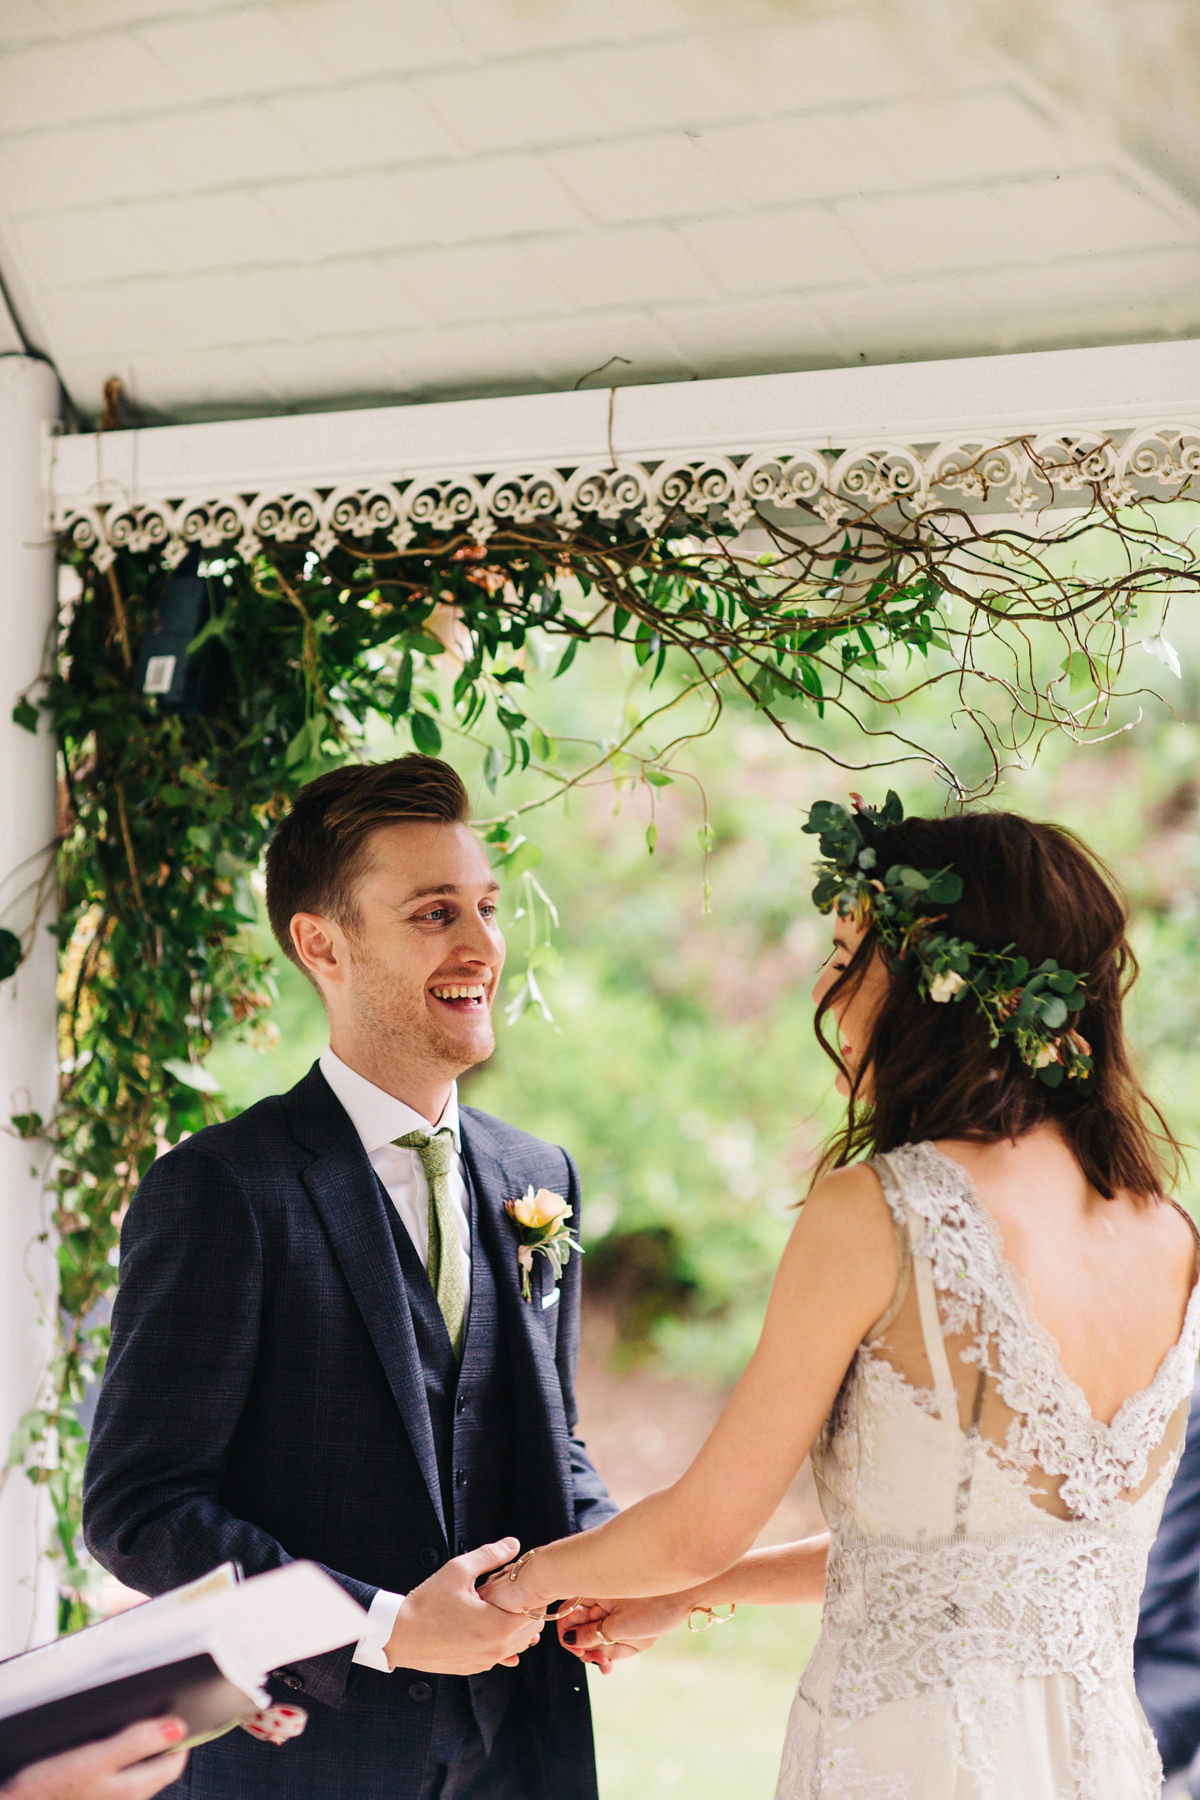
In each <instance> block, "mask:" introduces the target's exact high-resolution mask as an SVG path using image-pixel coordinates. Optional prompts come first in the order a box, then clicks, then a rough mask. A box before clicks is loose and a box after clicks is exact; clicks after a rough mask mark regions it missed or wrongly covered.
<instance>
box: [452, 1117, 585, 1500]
mask: <svg viewBox="0 0 1200 1800" xmlns="http://www.w3.org/2000/svg"><path fill="white" fill-rule="evenodd" d="M460 1121H461V1130H462V1150H463V1160H464V1162H465V1163H466V1165H467V1171H468V1174H469V1175H470V1178H471V1184H472V1187H473V1189H474V1193H475V1207H476V1219H477V1222H478V1229H479V1242H478V1251H479V1253H480V1254H482V1255H486V1256H487V1257H488V1258H489V1260H490V1263H491V1268H492V1272H493V1276H494V1279H495V1283H496V1310H497V1313H498V1315H499V1318H500V1320H502V1321H503V1322H504V1324H505V1326H506V1328H507V1331H508V1337H509V1341H510V1343H511V1345H512V1350H513V1363H514V1370H513V1372H514V1376H515V1379H516V1387H517V1398H518V1402H519V1403H520V1402H522V1401H524V1402H527V1401H528V1397H529V1384H530V1378H532V1380H533V1382H534V1383H535V1384H536V1390H537V1399H538V1401H539V1402H540V1404H538V1405H536V1406H534V1407H532V1408H530V1407H529V1406H528V1405H527V1404H521V1406H520V1410H521V1412H522V1413H523V1414H524V1415H525V1416H526V1417H527V1418H529V1419H530V1420H531V1422H534V1424H535V1428H536V1429H537V1430H538V1432H539V1435H543V1434H544V1435H545V1436H546V1437H548V1439H549V1442H548V1446H547V1447H548V1448H549V1450H550V1454H551V1455H552V1457H553V1460H554V1464H555V1466H556V1469H557V1471H558V1475H559V1479H560V1482H561V1485H562V1491H563V1492H564V1493H569V1492H570V1490H571V1451H570V1445H569V1443H568V1441H567V1424H566V1415H565V1413H564V1411H563V1398H562V1388H561V1385H560V1383H559V1379H558V1369H557V1366H556V1365H555V1361H554V1354H553V1351H552V1349H551V1346H550V1340H549V1338H548V1336H547V1333H546V1331H545V1329H544V1328H543V1327H542V1325H541V1323H540V1321H539V1319H538V1311H537V1309H538V1285H539V1284H538V1283H537V1281H536V1280H535V1283H534V1292H533V1302H532V1304H531V1303H530V1302H529V1301H527V1300H523V1299H522V1298H521V1285H520V1273H519V1270H518V1266H517V1239H516V1234H515V1232H514V1231H513V1228H512V1225H511V1224H510V1222H509V1219H508V1215H507V1213H506V1212H505V1211H504V1202H505V1201H506V1200H514V1199H516V1198H517V1196H518V1195H519V1194H520V1193H521V1192H522V1191H523V1187H524V1184H523V1183H521V1182H518V1181H514V1180H513V1179H512V1178H511V1177H509V1176H508V1175H507V1173H506V1172H505V1168H504V1164H503V1162H502V1161H501V1160H500V1158H499V1157H498V1156H497V1154H496V1153H495V1150H494V1149H493V1146H492V1139H491V1137H490V1135H489V1133H488V1132H487V1130H486V1128H484V1127H482V1126H481V1125H480V1124H479V1122H478V1120H476V1119H473V1118H471V1117H470V1115H469V1114H466V1113H463V1114H460ZM544 1260H545V1259H544V1258H538V1259H537V1261H538V1262H542V1261H544Z"/></svg>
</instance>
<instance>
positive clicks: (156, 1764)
mask: <svg viewBox="0 0 1200 1800" xmlns="http://www.w3.org/2000/svg"><path fill="white" fill-rule="evenodd" d="M186 1732H187V1727H186V1726H185V1725H184V1723H183V1721H182V1719H149V1720H147V1721H146V1722H145V1723H144V1724H142V1725H131V1726H130V1727H129V1729H128V1730H127V1731H119V1732H118V1733H117V1735H116V1736H115V1737H110V1738H104V1739H103V1740H102V1741H101V1742H100V1743H98V1744H84V1745H83V1746H82V1747H81V1748H80V1749H78V1750H68V1751H66V1752H65V1753H64V1754H63V1755H62V1756H51V1757H49V1758H48V1759H47V1760H46V1761H45V1762H39V1763H33V1764H32V1765H31V1766H30V1767H29V1768H28V1769H22V1771H21V1773H20V1774H19V1775H14V1776H13V1778H12V1780H11V1781H8V1782H6V1783H5V1785H4V1786H3V1787H0V1795H2V1796H4V1800H150V1796H151V1794H157V1793H158V1791H159V1789H160V1788H165V1787H166V1785H167V1783H168V1782H170V1781H178V1780H179V1777H180V1776H181V1775H182V1774H183V1770H184V1765H185V1764H186V1762H187V1753H186V1752H185V1751H182V1750H176V1751H174V1752H173V1753H172V1754H171V1755H165V1756H164V1755H160V1754H158V1753H159V1752H160V1751H165V1750H166V1749H167V1747H168V1745H170V1744H177V1743H178V1742H179V1740H180V1738H182V1737H184V1736H185V1735H186ZM146 1757H151V1758H153V1760H152V1761H151V1762H147V1761H146V1760H145V1758H146ZM131 1765H132V1766H131Z"/></svg>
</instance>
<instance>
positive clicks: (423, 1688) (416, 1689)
mask: <svg viewBox="0 0 1200 1800" xmlns="http://www.w3.org/2000/svg"><path fill="white" fill-rule="evenodd" d="M408 1697H409V1699H410V1700H432V1699H433V1689H432V1688H431V1687H430V1685H429V1683H428V1682H427V1681H414V1682H413V1684H412V1686H411V1687H410V1688H409V1690H408Z"/></svg>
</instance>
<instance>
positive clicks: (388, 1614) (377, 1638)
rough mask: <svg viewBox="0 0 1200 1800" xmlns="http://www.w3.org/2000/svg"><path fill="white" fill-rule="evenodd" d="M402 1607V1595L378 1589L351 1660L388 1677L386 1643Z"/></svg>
mask: <svg viewBox="0 0 1200 1800" xmlns="http://www.w3.org/2000/svg"><path fill="white" fill-rule="evenodd" d="M403 1605H404V1595H403V1594H389V1593H388V1591H387V1589H386V1588H380V1590H379V1592H378V1593H377V1594H376V1596H375V1598H374V1599H373V1600H372V1602H371V1606H370V1610H369V1612H368V1613H367V1622H366V1624H365V1625H364V1627H363V1634H362V1636H361V1637H360V1638H359V1640H358V1648H357V1650H356V1651H355V1652H354V1658H353V1660H354V1661H355V1662H356V1663H361V1664H362V1665H363V1667H364V1668H367V1669H378V1670H380V1672H381V1673H382V1674H384V1675H390V1674H391V1672H392V1665H391V1663H390V1662H389V1661H388V1659H387V1642H388V1639H389V1638H390V1637H391V1635H392V1632H393V1630H394V1629H395V1624H396V1618H397V1615H398V1614H399V1611H400V1608H401V1607H402V1606H403Z"/></svg>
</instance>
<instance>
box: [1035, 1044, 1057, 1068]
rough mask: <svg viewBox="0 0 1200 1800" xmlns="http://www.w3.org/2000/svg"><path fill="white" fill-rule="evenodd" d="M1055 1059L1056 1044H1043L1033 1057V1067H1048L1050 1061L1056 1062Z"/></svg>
mask: <svg viewBox="0 0 1200 1800" xmlns="http://www.w3.org/2000/svg"><path fill="white" fill-rule="evenodd" d="M1057 1061H1058V1045H1057V1044H1043V1045H1042V1047H1041V1049H1040V1050H1039V1051H1038V1053H1037V1055H1036V1056H1035V1058H1034V1061H1033V1066H1034V1068H1035V1069H1048V1068H1049V1067H1050V1064H1051V1063H1056V1062H1057Z"/></svg>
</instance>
